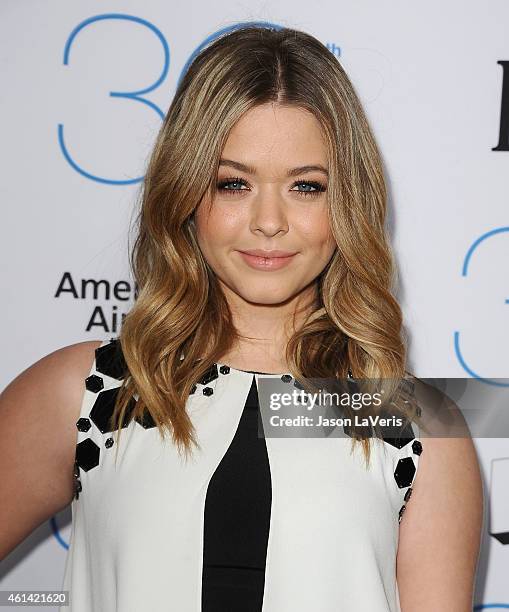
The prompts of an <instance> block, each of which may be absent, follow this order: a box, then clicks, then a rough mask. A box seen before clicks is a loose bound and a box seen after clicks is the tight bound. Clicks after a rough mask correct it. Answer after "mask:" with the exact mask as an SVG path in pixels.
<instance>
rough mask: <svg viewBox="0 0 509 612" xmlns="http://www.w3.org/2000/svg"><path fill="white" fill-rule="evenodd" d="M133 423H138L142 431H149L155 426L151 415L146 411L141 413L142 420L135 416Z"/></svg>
mask: <svg viewBox="0 0 509 612" xmlns="http://www.w3.org/2000/svg"><path fill="white" fill-rule="evenodd" d="M135 421H136V422H137V423H139V424H140V425H141V426H142V427H143V428H144V429H151V428H152V427H155V426H156V424H155V423H154V419H153V418H152V415H151V414H150V412H149V411H148V410H147V409H145V410H144V412H143V418H140V417H139V416H137V417H136V419H135Z"/></svg>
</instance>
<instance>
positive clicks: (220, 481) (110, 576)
mask: <svg viewBox="0 0 509 612" xmlns="http://www.w3.org/2000/svg"><path fill="white" fill-rule="evenodd" d="M124 367H125V362H123V357H122V354H121V347H120V342H119V341H118V339H116V338H112V339H111V340H110V341H104V342H102V343H101V345H100V346H99V347H98V348H97V349H96V352H95V358H94V363H93V365H92V369H91V371H90V373H89V375H88V377H87V378H86V379H85V392H84V396H83V402H82V406H81V411H80V417H79V419H78V421H77V422H76V426H77V445H76V461H75V487H76V488H75V497H74V499H73V501H72V504H71V509H72V526H71V537H70V543H69V550H68V553H67V559H66V564H65V571H64V579H63V587H62V588H63V589H64V590H68V591H69V602H70V603H69V606H62V607H61V608H60V610H61V612H113V611H117V612H140V611H141V610H150V611H151V612H163V611H164V612H170V611H173V610H175V611H178V612H200V611H201V612H219V611H221V612H226V611H228V612H255V611H256V612H284V611H287V610H291V611H292V612H309V610H320V612H338V611H339V610H366V611H367V610H369V611H370V612H401V609H400V602H399V592H398V585H397V582H396V555H397V549H398V537H399V524H400V522H401V520H402V519H403V513H404V510H405V507H406V504H407V503H408V502H409V499H410V496H411V493H412V484H413V481H414V479H415V474H416V470H417V468H418V462H419V455H420V454H421V452H422V450H423V449H422V444H421V441H420V440H419V428H418V426H417V424H416V423H410V422H407V426H406V429H405V430H404V431H405V436H404V437H398V438H383V439H380V438H373V440H372V451H371V457H370V467H369V469H368V470H367V469H366V467H365V463H364V457H363V452H362V449H361V448H360V446H359V448H358V449H356V452H354V453H351V452H350V449H351V439H350V438H348V437H335V438H332V437H330V438H310V437H299V438H281V437H278V438H276V437H266V438H265V437H264V436H263V435H262V436H260V435H259V434H258V424H259V420H260V419H259V404H258V388H259V378H260V377H262V376H263V377H264V378H281V380H282V381H283V382H287V383H288V384H290V383H291V382H292V381H293V378H292V376H291V375H290V374H284V375H281V374H264V373H262V372H254V371H253V372H250V371H245V370H238V369H235V368H232V367H230V366H228V365H225V364H219V363H214V364H213V365H212V366H211V367H210V368H209V369H208V370H207V373H206V374H205V375H204V376H203V377H202V379H201V380H200V381H199V382H197V384H196V385H194V387H193V389H192V392H191V394H190V396H189V398H188V401H187V404H186V410H187V412H188V414H189V416H190V419H191V421H192V423H193V425H194V427H195V431H196V435H197V440H198V442H199V444H200V446H201V449H196V448H195V449H193V452H194V453H195V456H194V458H193V459H191V460H189V459H188V460H187V461H186V460H185V459H183V458H182V457H181V456H180V455H179V454H178V452H177V449H176V447H175V446H174V444H173V443H172V442H171V440H169V439H165V440H164V441H163V440H161V438H160V435H159V432H158V430H157V427H156V426H155V424H154V423H153V421H152V420H151V419H150V418H145V417H144V418H143V419H141V420H139V419H131V420H128V422H126V423H124V427H123V429H122V436H121V442H120V448H119V450H118V459H117V463H116V464H115V456H114V453H115V445H116V442H117V432H116V431H115V432H112V431H111V428H110V427H109V426H108V419H109V417H110V415H111V413H112V410H113V406H114V400H115V398H116V395H117V393H118V388H119V387H120V385H121V383H122V377H123V376H124V375H125V374H124V372H125V370H124ZM132 402H135V399H133V400H132ZM132 407H133V403H131V405H130V409H132Z"/></svg>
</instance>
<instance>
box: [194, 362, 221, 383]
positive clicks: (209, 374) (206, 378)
mask: <svg viewBox="0 0 509 612" xmlns="http://www.w3.org/2000/svg"><path fill="white" fill-rule="evenodd" d="M216 378H219V374H218V372H217V364H216V363H213V364H212V365H211V366H210V368H209V369H208V370H207V371H206V372H205V374H204V375H203V376H202V377H201V379H200V380H199V381H198V382H199V383H200V385H208V384H209V382H212V381H213V380H216Z"/></svg>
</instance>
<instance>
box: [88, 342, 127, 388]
mask: <svg viewBox="0 0 509 612" xmlns="http://www.w3.org/2000/svg"><path fill="white" fill-rule="evenodd" d="M95 369H96V370H97V371H98V372H100V373H101V374H106V376H111V378H116V379H117V380H121V379H122V378H124V376H125V375H126V372H127V365H126V362H125V360H124V355H123V354H122V346H121V344H120V341H119V340H118V338H112V339H111V341H110V343H109V344H105V345H104V346H100V347H98V348H96V349H95Z"/></svg>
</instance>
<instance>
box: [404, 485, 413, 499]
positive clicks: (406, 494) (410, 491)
mask: <svg viewBox="0 0 509 612" xmlns="http://www.w3.org/2000/svg"><path fill="white" fill-rule="evenodd" d="M412 490H413V489H412V487H410V488H408V489H407V492H406V493H405V497H404V498H403V499H404V500H405V501H406V502H407V501H408V500H409V499H410V498H411V497H412Z"/></svg>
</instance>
